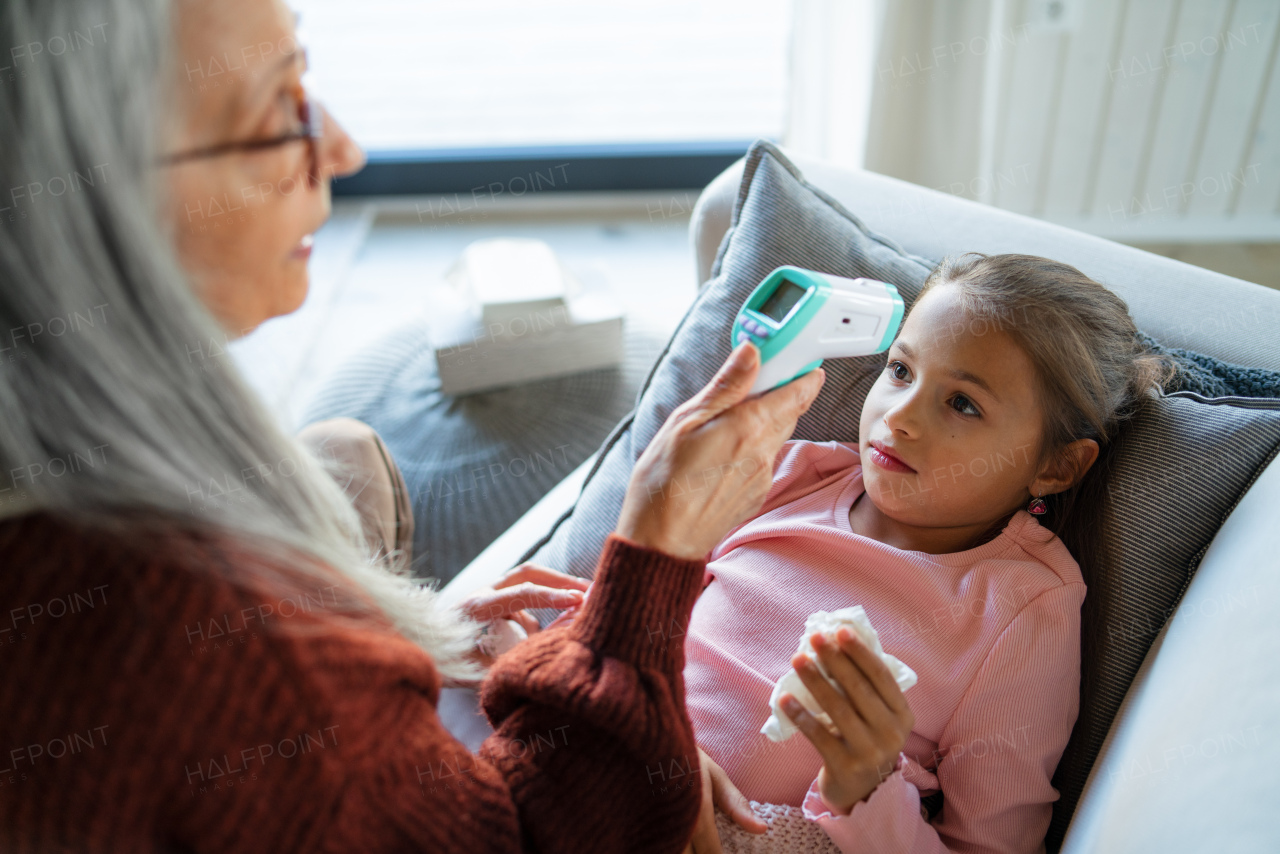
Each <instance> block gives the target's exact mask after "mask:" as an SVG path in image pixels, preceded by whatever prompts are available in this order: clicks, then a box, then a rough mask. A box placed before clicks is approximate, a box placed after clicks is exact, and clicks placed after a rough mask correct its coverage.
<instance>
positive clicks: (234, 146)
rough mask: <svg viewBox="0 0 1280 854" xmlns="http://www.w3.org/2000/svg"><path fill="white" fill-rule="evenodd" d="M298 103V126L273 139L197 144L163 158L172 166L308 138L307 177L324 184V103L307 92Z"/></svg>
mask: <svg viewBox="0 0 1280 854" xmlns="http://www.w3.org/2000/svg"><path fill="white" fill-rule="evenodd" d="M297 103H298V124H299V129H298V130H294V131H289V132H288V133H284V134H281V135H280V136H273V137H270V138H269V139H245V140H236V141H232V142H220V143H218V144H217V145H210V146H206V147H205V148H195V149H192V150H190V151H182V152H179V153H177V154H170V155H168V156H166V157H164V158H161V160H160V162H161V164H162V165H164V166H172V165H174V164H176V163H186V162H187V161H190V160H203V159H205V158H208V157H222V156H223V155H226V154H231V153H233V152H237V151H263V150H266V149H270V148H278V147H279V146H282V145H288V144H289V143H292V142H299V141H301V140H305V141H306V142H307V157H308V165H307V178H308V179H309V180H310V182H311V186H312V187H318V186H320V140H322V139H323V138H324V107H322V106H320V102H319V101H316V100H313V99H312V98H311V97H310V96H309V95H307V94H305V93H303V94H302V95H301V96H300V97H299V98H298V102H297Z"/></svg>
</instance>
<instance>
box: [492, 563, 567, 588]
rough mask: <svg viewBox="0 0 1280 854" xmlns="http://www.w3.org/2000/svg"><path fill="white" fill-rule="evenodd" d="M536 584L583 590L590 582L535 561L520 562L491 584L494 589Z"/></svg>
mask: <svg viewBox="0 0 1280 854" xmlns="http://www.w3.org/2000/svg"><path fill="white" fill-rule="evenodd" d="M526 581H527V582H530V583H532V584H538V585H541V586H542V587H556V588H563V589H565V590H581V591H583V592H585V591H586V590H587V588H588V587H590V586H591V582H590V581H587V580H586V579H585V578H578V577H577V576H576V575H567V574H565V573H563V572H557V571H556V570H554V569H548V568H547V567H545V566H538V565H537V564H536V563H522V564H520V565H519V566H517V567H516V568H515V569H513V570H511V571H510V572H508V573H507V574H506V575H504V576H502V580H501V581H499V582H498V583H497V584H495V585H493V587H494V589H495V590H501V589H503V588H504V587H513V586H515V585H517V584H521V583H523V582H526Z"/></svg>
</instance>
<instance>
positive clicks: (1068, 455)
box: [1030, 439, 1098, 496]
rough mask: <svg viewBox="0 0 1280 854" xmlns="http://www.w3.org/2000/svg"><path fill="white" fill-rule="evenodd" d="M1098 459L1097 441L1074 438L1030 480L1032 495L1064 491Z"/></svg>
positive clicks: (1078, 479) (1078, 480)
mask: <svg viewBox="0 0 1280 854" xmlns="http://www.w3.org/2000/svg"><path fill="white" fill-rule="evenodd" d="M1097 459H1098V443H1097V442H1096V441H1094V440H1093V439H1076V440H1075V441H1074V442H1072V443H1071V444H1069V445H1067V446H1066V447H1064V448H1063V449H1062V450H1060V451H1059V452H1058V454H1057V455H1056V456H1055V457H1054V458H1053V459H1052V460H1050V461H1049V462H1047V463H1045V466H1044V468H1043V469H1041V471H1040V473H1039V474H1038V475H1037V476H1036V479H1035V480H1034V481H1032V483H1031V486H1030V491H1031V493H1032V494H1033V495H1037V496H1042V495H1054V494H1056V493H1059V492H1065V491H1066V490H1068V489H1070V488H1071V487H1073V486H1075V485H1076V484H1077V483H1079V482H1080V480H1081V478H1083V477H1084V476H1085V473H1086V472H1087V471H1089V467H1090V466H1092V465H1093V464H1094V462H1095V461H1096V460H1097Z"/></svg>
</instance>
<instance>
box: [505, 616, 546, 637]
mask: <svg viewBox="0 0 1280 854" xmlns="http://www.w3.org/2000/svg"><path fill="white" fill-rule="evenodd" d="M507 619H508V620H515V622H516V624H517V625H519V626H520V628H522V629H524V633H525V634H526V635H531V634H533V633H534V632H540V631H542V625H541V624H540V623H539V622H538V618H537V617H535V616H533V614H530V613H529V612H528V611H516V612H515V613H514V614H512V615H511V616H509V617H507ZM557 619H559V618H558V617H557Z"/></svg>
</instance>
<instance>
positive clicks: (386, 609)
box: [0, 0, 822, 852]
mask: <svg viewBox="0 0 1280 854" xmlns="http://www.w3.org/2000/svg"><path fill="white" fill-rule="evenodd" d="M0 45H4V46H6V48H5V49H6V50H8V48H7V46H10V45H12V46H20V48H21V49H20V48H19V47H14V48H13V50H11V51H9V52H8V55H6V56H4V57H3V58H2V59H0V62H7V63H8V67H4V68H0V186H2V187H3V188H6V189H5V190H4V192H5V194H6V196H5V198H4V199H2V200H0V217H3V221H0V330H2V331H0V360H2V361H0V401H2V403H3V413H4V414H3V418H2V419H0V469H2V470H3V474H2V475H0V615H2V616H0V656H3V657H2V658H0V661H2V662H3V671H4V676H5V678H4V679H3V680H0V849H2V850H6V851H44V850H51V849H57V850H113V851H114V850H127V851H158V850H184V851H205V850H207V851H288V850H335V851H383V850H393V849H394V850H429V851H466V852H478V851H504V852H505V851H515V850H520V849H530V850H535V849H536V850H540V851H606V850H608V851H612V850H634V851H646V852H651V851H678V850H680V849H681V847H682V846H684V845H685V844H686V843H687V842H688V841H689V839H690V835H691V833H692V832H693V828H694V823H695V820H696V819H697V817H698V814H699V809H700V804H701V809H702V811H703V812H702V815H703V821H704V824H705V819H706V806H705V802H704V798H703V789H704V788H705V787H704V786H702V785H699V781H698V775H697V774H691V777H692V785H690V786H687V787H683V786H681V787H669V788H664V789H660V790H655V788H654V787H653V786H652V779H653V775H654V769H665V771H664V773H668V775H669V774H670V773H671V769H673V768H675V769H686V771H692V769H693V767H694V766H695V765H696V763H697V753H696V747H695V744H694V739H693V733H692V729H691V727H690V723H689V719H688V716H687V714H686V712H685V710H684V705H683V682H682V678H681V669H682V665H683V661H684V655H683V648H682V646H681V645H680V637H679V636H676V637H675V638H673V639H671V640H669V641H667V642H665V643H663V644H656V643H654V642H653V641H652V639H653V638H654V637H655V636H661V637H670V636H669V634H668V633H661V634H655V632H654V631H653V630H652V627H655V626H669V625H670V624H671V623H672V622H673V621H674V622H676V623H682V622H684V621H686V620H687V619H688V617H689V614H690V611H691V609H692V607H693V602H694V600H695V598H696V597H697V595H698V592H699V590H700V588H701V584H702V578H703V571H704V558H705V556H706V554H707V552H708V551H709V550H710V549H711V548H712V546H713V545H714V544H715V543H716V542H718V541H719V540H720V539H721V538H722V537H723V536H724V535H725V534H726V533H727V532H728V531H729V530H730V529H731V528H732V527H733V526H734V525H736V524H738V523H739V522H741V521H742V520H744V519H745V518H746V517H748V516H749V515H750V514H751V513H752V512H753V511H755V510H756V509H757V508H758V507H759V505H760V503H761V501H762V500H763V497H764V494H765V492H766V491H767V489H768V486H769V474H770V470H771V467H770V466H769V465H768V463H769V462H771V461H772V459H773V458H774V456H775V454H776V452H777V451H778V449H779V448H780V446H781V443H782V442H783V440H784V439H785V438H787V436H788V435H789V434H790V432H791V430H792V428H793V427H794V424H795V420H796V418H798V417H799V415H800V414H801V413H802V412H803V411H804V410H805V409H806V408H807V407H808V405H809V403H810V402H811V401H812V399H813V398H814V396H815V395H816V394H817V391H818V388H819V386H820V384H821V379H822V378H821V374H820V373H815V374H813V375H811V376H809V377H806V378H805V379H803V380H801V381H798V382H796V383H792V384H791V385H789V386H787V387H784V388H783V389H780V390H778V391H775V392H772V393H770V394H769V395H766V396H764V397H761V398H758V399H753V400H744V398H745V397H746V395H747V390H748V389H749V387H750V385H751V382H752V380H753V378H754V375H755V373H756V371H757V370H758V355H757V354H756V352H755V351H754V350H753V349H752V348H750V346H744V347H743V348H740V349H739V350H737V351H735V353H734V355H733V357H731V358H730V360H729V362H728V363H726V366H725V368H724V369H723V370H722V371H721V372H720V374H719V375H718V376H717V378H716V379H715V381H713V382H712V383H711V384H709V385H708V386H707V388H706V389H704V390H703V391H702V392H701V393H700V394H699V395H698V396H696V397H695V398H694V399H692V400H691V401H689V402H688V403H686V404H685V405H683V406H682V407H680V408H679V409H678V410H677V411H676V413H674V414H673V415H672V417H671V419H670V420H669V421H668V423H667V424H666V425H665V426H664V427H663V428H662V430H661V431H660V432H659V434H658V436H657V437H656V438H655V439H654V441H653V443H652V444H651V445H650V447H649V448H648V449H647V450H646V451H645V453H644V455H643V456H642V457H641V459H640V461H639V462H638V464H637V466H636V469H635V475H634V476H633V478H632V482H631V484H630V487H629V491H628V493H627V499H626V501H625V504H624V508H623V511H622V513H621V516H620V518H619V520H618V524H617V529H616V533H615V534H614V535H612V536H611V537H610V539H609V540H608V542H607V543H606V545H605V548H604V551H603V553H602V554H601V557H600V563H599V568H598V573H597V575H596V580H595V585H594V587H593V592H592V594H591V596H590V598H589V600H588V602H587V603H586V605H585V606H584V607H583V609H582V610H581V612H580V613H579V616H578V618H577V619H576V620H574V622H573V624H572V625H568V626H564V627H560V628H554V629H549V630H547V631H543V632H539V633H536V634H534V635H533V636H532V637H531V638H530V639H529V640H527V641H525V642H523V643H521V644H519V645H518V646H517V647H516V648H515V649H514V650H512V651H511V652H509V653H507V654H506V655H504V656H502V657H501V658H499V659H498V661H497V662H496V663H495V664H494V665H493V667H492V669H491V670H490V672H489V674H488V676H487V678H486V681H485V682H484V685H483V691H482V701H483V705H484V709H485V712H486V714H487V715H488V717H489V719H490V721H491V722H492V723H493V725H494V727H495V730H496V731H495V734H494V735H493V736H492V737H491V738H490V739H489V740H487V741H486V742H485V744H484V745H483V746H482V748H481V749H480V751H479V752H478V753H477V754H474V755H473V754H471V753H469V752H468V751H467V750H466V748H464V747H463V746H462V745H461V744H460V743H458V742H457V741H455V740H454V739H453V738H452V737H451V736H450V734H449V733H448V732H447V731H446V730H445V728H444V727H443V726H442V724H441V722H440V719H439V717H438V716H437V714H436V708H435V705H436V702H437V699H438V697H439V691H440V687H441V684H442V681H443V680H444V679H456V680H466V679H471V678H474V677H475V676H476V675H477V667H476V665H475V663H474V662H473V661H472V660H471V650H472V649H473V647H474V643H475V640H476V637H477V632H478V628H477V626H476V624H475V623H474V622H472V621H471V620H469V619H467V617H466V616H465V615H464V614H460V613H457V612H453V611H450V610H447V609H444V608H442V607H440V606H439V604H438V602H437V599H436V596H435V594H434V593H433V592H432V591H431V590H429V589H426V588H422V587H419V586H417V585H415V584H414V583H412V582H411V581H410V580H409V579H408V578H407V577H406V575H405V574H404V573H403V572H402V571H397V566H398V565H397V564H396V562H395V561H394V559H390V560H389V559H388V558H389V557H390V558H394V556H395V554H396V550H395V548H394V545H395V544H394V543H393V542H391V541H392V540H395V541H399V540H400V535H399V534H398V533H397V532H396V531H395V530H393V529H394V524H392V525H391V526H390V527H387V526H385V525H384V526H383V527H382V528H381V529H379V528H378V527H377V526H376V525H375V526H372V527H371V526H370V525H369V524H368V519H369V518H370V517H376V516H378V515H379V513H381V514H382V515H383V516H386V514H387V513H388V512H391V511H389V510H388V509H387V507H386V506H385V502H384V506H383V507H382V510H380V511H378V510H376V509H375V510H374V511H368V508H366V511H367V512H364V516H365V524H363V525H362V522H361V515H360V514H358V512H357V508H355V507H353V505H352V504H351V502H349V501H348V500H347V498H346V496H345V495H344V493H343V492H342V490H341V488H340V487H339V486H338V485H337V484H336V483H335V482H334V481H333V480H332V479H330V477H329V476H328V475H327V474H326V472H325V470H324V469H323V468H322V467H321V466H320V464H319V463H318V462H317V461H316V459H315V458H314V457H313V456H312V455H310V454H308V453H306V452H305V451H304V450H303V448H302V446H301V445H300V443H299V442H298V441H297V440H296V439H293V438H291V437H289V436H286V435H284V434H283V433H282V432H281V430H280V429H279V427H278V426H277V425H276V424H274V423H273V421H272V420H271V418H270V417H269V416H268V415H267V413H266V412H265V410H264V408H263V407H262V406H261V405H260V404H259V403H258V402H257V401H255V400H254V399H253V397H252V395H251V394H250V393H249V392H248V391H247V389H246V386H245V385H244V383H243V382H242V381H241V380H240V378H239V377H238V376H237V375H236V372H235V370H234V368H233V367H232V366H231V365H230V364H229V363H226V362H225V361H217V362H216V363H215V364H213V365H210V364H208V363H207V360H208V359H209V358H210V353H211V352H212V345H213V342H218V341H222V340H225V338H226V336H227V334H228V333H231V334H235V333H237V332H239V331H243V330H247V329H251V328H253V327H254V326H256V325H257V324H259V323H261V322H262V321H263V320H264V319H266V318H268V317H270V316H273V315H275V314H279V313H283V312H287V311H290V310H292V309H293V308H295V307H296V306H297V305H298V304H299V303H300V302H301V300H302V299H303V297H304V295H305V292H306V287H307V272H306V264H307V255H308V252H309V247H310V238H309V235H310V234H312V233H313V232H314V231H315V230H316V229H317V228H318V227H319V226H320V225H321V223H323V222H324V220H325V218H326V216H327V214H328V207H329V199H328V189H327V179H328V177H329V176H332V175H334V174H341V173H343V172H346V171H350V170H352V169H355V168H357V167H358V166H359V163H360V161H361V154H360V152H359V151H358V149H357V148H356V147H355V146H354V145H353V144H352V143H351V141H350V140H349V139H348V138H347V137H346V136H345V135H344V134H343V133H342V131H341V130H340V129H339V128H338V126H337V125H336V124H335V123H334V122H333V121H332V120H331V119H330V118H328V117H327V116H325V114H324V113H323V112H322V111H321V110H320V109H319V108H318V107H317V106H316V105H315V104H314V103H313V102H311V101H310V100H309V99H308V98H307V95H306V92H305V91H304V90H303V88H302V85H301V83H300V76H301V74H302V72H303V56H302V53H301V52H300V51H299V50H298V49H297V45H296V42H295V41H294V39H293V30H292V16H291V14H290V13H289V12H288V11H287V10H286V9H285V8H284V7H283V6H282V5H281V4H280V3H279V2H276V0H219V2H216V3H212V2H205V0H9V2H7V3H5V4H4V5H3V7H0ZM443 83H444V81H442V85H443ZM9 188H11V189H9ZM746 457H751V458H753V459H756V460H757V461H759V462H761V463H762V464H761V465H758V466H755V467H747V466H733V467H731V468H732V471H733V472H734V474H733V475H731V476H730V477H728V478H725V479H720V480H711V481H710V482H708V483H707V486H706V488H705V489H701V490H697V491H687V490H675V491H673V490H672V489H670V485H671V484H673V483H674V482H676V481H677V480H680V479H684V478H687V477H688V476H689V475H690V474H696V473H700V472H705V471H708V470H713V469H715V470H728V469H729V468H730V467H725V468H724V469H721V464H722V463H725V462H731V461H736V460H742V459H745V458H746ZM748 468H751V469H752V470H753V472H754V474H753V475H752V476H751V477H745V476H743V475H741V474H740V472H742V471H745V470H746V469H748ZM677 492H678V493H679V496H678V497H677V496H676V493H677ZM214 494H217V495H220V496H224V497H223V498H222V499H220V500H216V501H215V500H208V499H209V496H210V495H214ZM393 509H394V508H393ZM392 518H393V519H394V516H393V517H392ZM400 566H401V567H402V565H400ZM532 580H535V581H537V580H543V581H547V582H548V583H550V584H553V585H554V584H557V583H559V582H558V581H557V579H556V578H555V577H554V574H549V575H547V576H537V577H532ZM526 593H527V594H528V595H527V596H526V600H525V601H526V603H527V604H546V605H554V604H559V605H562V606H563V605H564V604H569V603H573V602H576V601H578V598H579V595H578V594H575V593H574V592H572V591H565V590H554V589H551V588H550V587H538V586H536V585H535V588H534V589H533V591H526ZM557 597H558V598H557ZM503 601H504V603H505V604H503V605H502V606H501V608H507V609H508V610H509V609H510V608H511V607H514V606H513V605H512V604H511V602H510V601H509V600H503ZM501 608H500V610H501ZM703 774H706V766H705V765H704V766H703Z"/></svg>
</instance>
